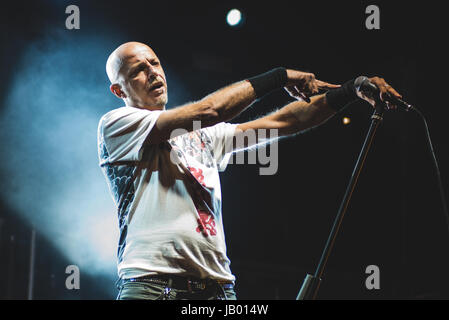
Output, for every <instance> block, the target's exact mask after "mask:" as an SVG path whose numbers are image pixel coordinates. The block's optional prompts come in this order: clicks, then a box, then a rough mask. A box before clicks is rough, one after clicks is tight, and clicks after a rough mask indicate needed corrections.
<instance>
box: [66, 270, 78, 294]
mask: <svg viewBox="0 0 449 320" xmlns="http://www.w3.org/2000/svg"><path fill="white" fill-rule="evenodd" d="M65 273H66V274H69V276H68V277H67V278H66V279H65V287H66V288H67V289H68V290H73V289H76V290H78V289H79V288H80V269H79V268H78V266H75V265H70V266H67V268H65Z"/></svg>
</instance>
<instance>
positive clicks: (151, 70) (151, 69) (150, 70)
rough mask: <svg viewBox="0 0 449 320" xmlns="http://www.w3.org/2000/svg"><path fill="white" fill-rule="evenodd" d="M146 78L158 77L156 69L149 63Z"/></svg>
mask: <svg viewBox="0 0 449 320" xmlns="http://www.w3.org/2000/svg"><path fill="white" fill-rule="evenodd" d="M147 65H148V77H156V76H157V75H158V72H157V68H156V67H155V66H153V65H152V64H151V63H148V64H147Z"/></svg>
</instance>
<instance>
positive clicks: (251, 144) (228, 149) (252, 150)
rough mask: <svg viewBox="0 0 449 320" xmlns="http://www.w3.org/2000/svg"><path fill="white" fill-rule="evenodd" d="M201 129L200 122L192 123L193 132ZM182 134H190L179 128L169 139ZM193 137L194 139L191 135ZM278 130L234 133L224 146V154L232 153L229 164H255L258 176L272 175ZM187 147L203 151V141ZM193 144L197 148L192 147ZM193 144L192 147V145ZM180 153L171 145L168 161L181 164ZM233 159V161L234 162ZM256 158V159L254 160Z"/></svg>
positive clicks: (274, 171)
mask: <svg viewBox="0 0 449 320" xmlns="http://www.w3.org/2000/svg"><path fill="white" fill-rule="evenodd" d="M200 129H201V121H193V132H194V131H197V130H200ZM184 134H191V133H189V132H188V131H187V130H185V129H182V128H179V129H175V130H173V131H172V133H171V135H170V139H176V138H177V137H178V136H181V135H184ZM193 137H195V136H194V135H193ZM277 140H278V130H277V129H269V130H268V129H257V130H251V129H249V130H246V131H244V132H243V131H242V132H239V133H236V134H235V136H234V139H231V140H229V141H228V142H227V143H226V145H225V146H224V150H223V151H224V153H225V154H228V153H232V152H235V153H234V157H231V158H230V160H229V162H228V163H229V164H234V163H235V164H245V163H248V164H256V163H257V160H258V163H259V164H261V165H262V167H260V168H259V173H260V175H274V174H276V172H277V170H278V141H277ZM195 141H196V142H195ZM189 143H190V145H189V146H188V149H189V150H190V151H191V152H192V151H193V150H204V149H205V147H206V145H205V144H204V141H203V142H202V141H201V140H200V139H192V140H191V141H190V142H189ZM195 143H197V144H198V146H196V145H194V144H195ZM192 144H193V145H192ZM243 150H247V154H248V157H247V158H248V162H245V158H246V157H245V153H244V152H243ZM181 158H182V152H180V150H179V148H178V147H177V146H176V144H172V149H171V151H170V160H171V161H172V162H173V163H174V164H179V163H180V162H181ZM234 158H235V160H234ZM256 158H257V159H256Z"/></svg>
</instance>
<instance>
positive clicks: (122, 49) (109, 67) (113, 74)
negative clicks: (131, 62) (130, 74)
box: [106, 41, 154, 83]
mask: <svg viewBox="0 0 449 320" xmlns="http://www.w3.org/2000/svg"><path fill="white" fill-rule="evenodd" d="M145 50H150V51H151V52H152V53H153V54H154V51H153V50H152V49H151V48H150V47H149V46H147V45H146V44H144V43H141V42H135V41H132V42H126V43H124V44H122V45H120V46H119V47H117V48H116V49H115V50H114V51H113V52H112V53H111V54H110V55H109V57H108V61H107V62H106V73H107V74H108V78H109V81H111V83H117V82H118V79H119V75H120V71H121V70H122V68H123V66H124V65H125V64H126V62H127V60H128V59H129V58H131V57H133V56H134V55H136V54H137V53H138V52H139V51H145Z"/></svg>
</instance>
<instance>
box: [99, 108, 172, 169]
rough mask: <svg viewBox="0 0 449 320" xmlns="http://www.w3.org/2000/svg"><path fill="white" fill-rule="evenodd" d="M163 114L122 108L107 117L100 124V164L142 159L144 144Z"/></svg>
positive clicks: (111, 112)
mask: <svg viewBox="0 0 449 320" xmlns="http://www.w3.org/2000/svg"><path fill="white" fill-rule="evenodd" d="M162 112H163V111H160V110H157V111H150V110H145V109H138V108H133V107H122V108H119V109H115V110H112V111H110V112H108V113H107V114H105V115H104V116H103V117H102V118H101V120H100V122H99V125H98V147H99V154H100V163H101V162H109V163H113V162H116V161H139V160H141V157H142V150H143V149H142V147H143V143H144V142H145V140H146V139H147V137H148V135H149V134H150V132H151V130H152V129H153V127H154V125H155V124H156V121H157V119H158V118H159V116H160V114H161V113H162Z"/></svg>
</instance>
